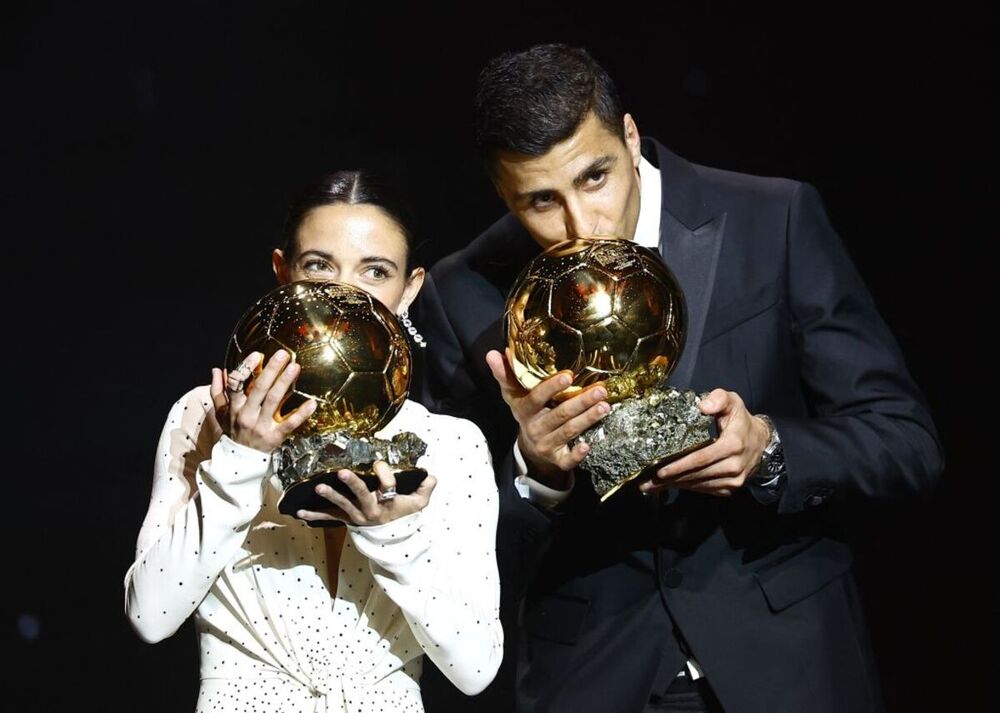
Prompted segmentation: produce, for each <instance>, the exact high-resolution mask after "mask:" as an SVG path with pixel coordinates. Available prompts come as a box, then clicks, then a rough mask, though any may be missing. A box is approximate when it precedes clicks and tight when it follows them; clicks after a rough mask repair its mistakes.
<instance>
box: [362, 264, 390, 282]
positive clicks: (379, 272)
mask: <svg viewBox="0 0 1000 713" xmlns="http://www.w3.org/2000/svg"><path fill="white" fill-rule="evenodd" d="M365 275H366V276H367V277H369V278H371V279H373V280H384V279H386V278H387V277H390V275H389V271H388V270H386V269H385V268H384V267H379V266H377V265H373V266H372V267H369V268H368V269H367V270H365Z"/></svg>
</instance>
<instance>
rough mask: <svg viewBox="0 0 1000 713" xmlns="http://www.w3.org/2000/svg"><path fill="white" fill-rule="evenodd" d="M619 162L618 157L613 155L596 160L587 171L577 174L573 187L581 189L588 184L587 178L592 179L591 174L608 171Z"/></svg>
mask: <svg viewBox="0 0 1000 713" xmlns="http://www.w3.org/2000/svg"><path fill="white" fill-rule="evenodd" d="M617 161H618V157H617V156H612V155H611V154H608V155H607V156H601V157H600V158H596V159H594V160H593V162H592V163H591V164H590V165H589V166H587V167H586V168H585V169H583V170H582V171H580V173H579V174H577V176H576V178H574V179H573V185H574V186H575V187H576V188H579V187H580V186H582V185H583V184H584V183H586V182H587V178H589V177H590V174H592V173H595V172H597V171H606V170H607V169H609V168H612V167H613V166H614V165H615V163H617Z"/></svg>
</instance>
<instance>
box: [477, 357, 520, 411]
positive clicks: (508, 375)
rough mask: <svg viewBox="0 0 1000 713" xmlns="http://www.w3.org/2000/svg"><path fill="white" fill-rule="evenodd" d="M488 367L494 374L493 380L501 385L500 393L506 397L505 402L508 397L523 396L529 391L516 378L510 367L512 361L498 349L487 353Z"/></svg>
mask: <svg viewBox="0 0 1000 713" xmlns="http://www.w3.org/2000/svg"><path fill="white" fill-rule="evenodd" d="M486 365H487V366H488V367H489V368H490V372H491V373H492V374H493V378H494V379H496V382H497V384H499V385H500V392H501V394H503V395H504V400H505V401H506V400H507V396H521V395H523V394H524V393H526V391H527V390H526V389H525V388H524V387H523V386H522V385H521V382H519V381H518V380H517V377H516V376H514V370H513V369H511V367H510V360H508V359H507V358H506V357H504V355H503V354H501V353H500V352H498V351H497V350H496V349H491V350H489V351H488V352H486Z"/></svg>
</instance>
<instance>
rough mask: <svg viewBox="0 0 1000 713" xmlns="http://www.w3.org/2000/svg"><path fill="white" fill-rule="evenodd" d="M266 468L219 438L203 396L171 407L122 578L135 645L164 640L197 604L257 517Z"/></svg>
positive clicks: (261, 458) (262, 460) (261, 457)
mask: <svg viewBox="0 0 1000 713" xmlns="http://www.w3.org/2000/svg"><path fill="white" fill-rule="evenodd" d="M270 461H271V457H270V454H267V453H263V452H261V451H257V450H254V449H252V448H247V447H245V446H241V445H239V444H238V443H236V442H234V441H232V440H230V439H229V438H228V437H226V436H222V435H221V429H219V427H218V424H217V423H216V421H215V416H214V411H213V409H212V405H211V401H210V400H208V390H207V388H204V387H203V388H202V389H195V390H194V391H192V392H190V393H189V394H188V395H187V396H185V397H184V398H183V399H181V400H180V401H178V402H177V403H176V404H174V406H173V408H172V409H171V410H170V414H169V415H168V416H167V422H166V424H165V425H164V427H163V433H162V435H161V436H160V441H159V445H158V446H157V453H156V461H155V465H154V468H153V490H152V496H151V497H150V501H149V509H148V510H147V512H146V518H145V520H144V521H143V524H142V528H141V530H140V531H139V539H138V543H137V545H136V558H135V562H133V564H132V566H131V567H129V569H128V572H126V574H125V612H126V614H127V615H128V618H129V621H130V622H131V624H132V626H133V628H134V629H135V630H136V632H137V633H138V634H139V636H140V637H142V639H144V640H145V641H148V642H150V643H152V642H156V641H161V640H163V639H165V638H167V637H168V636H170V635H171V634H173V633H174V632H175V631H177V629H178V628H179V627H180V626H181V624H183V623H184V621H185V620H186V619H187V618H188V617H189V616H190V615H191V613H192V612H194V610H195V609H196V608H197V607H198V605H199V604H200V603H201V601H202V599H204V597H205V595H206V594H207V593H208V591H209V589H211V587H212V585H213V584H214V583H215V580H216V578H217V577H218V576H219V573H220V572H222V570H223V569H224V568H225V567H226V565H227V564H228V563H229V562H230V561H231V560H232V558H233V556H234V555H235V554H236V552H237V551H238V549H239V548H240V547H241V546H242V544H243V542H244V540H245V539H246V534H247V530H248V526H249V524H250V522H251V521H252V520H253V518H254V517H255V516H256V515H257V513H258V512H259V511H260V508H261V506H262V503H263V496H262V491H263V483H264V480H265V476H266V475H267V473H268V471H269V467H270Z"/></svg>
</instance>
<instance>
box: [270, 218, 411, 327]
mask: <svg viewBox="0 0 1000 713" xmlns="http://www.w3.org/2000/svg"><path fill="white" fill-rule="evenodd" d="M296 243H297V251H296V254H295V255H289V256H287V258H286V256H285V255H284V253H283V252H282V251H281V250H275V251H274V254H273V256H272V263H273V265H274V274H275V275H276V276H277V278H278V282H280V283H282V284H284V283H286V282H294V281H296V280H336V281H337V282H344V283H347V284H349V285H354V286H355V287H358V288H360V289H362V290H364V291H365V292H367V293H369V294H371V295H372V296H374V297H375V298H377V299H378V300H379V301H380V302H381V303H382V304H384V305H385V306H386V307H388V308H389V309H390V310H392V311H393V312H394V313H395V314H400V313H401V312H402V311H403V310H405V309H406V308H407V307H409V306H410V303H411V302H412V301H413V298H414V297H416V296H417V292H419V291H420V286H421V285H422V284H423V282H424V270H423V268H419V267H418V268H416V269H415V270H413V272H412V273H411V274H409V275H408V274H407V273H406V237H405V236H404V235H403V231H402V230H400V228H399V226H398V225H397V224H396V222H395V221H394V220H392V218H390V217H389V216H388V215H387V214H386V213H385V212H383V211H382V209H380V208H377V207H376V206H373V205H366V204H357V205H349V204H346V203H335V204H334V205H325V206H320V207H318V208H314V209H313V210H311V211H310V212H309V213H308V214H307V215H306V217H305V219H304V220H303V221H302V224H301V225H300V226H299V232H298V234H297V236H296Z"/></svg>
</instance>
